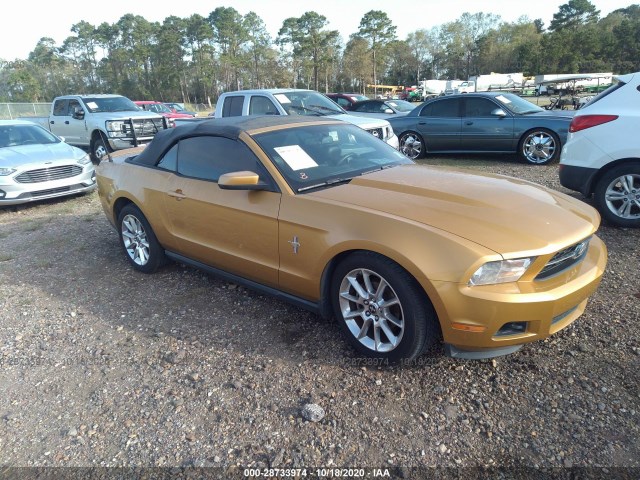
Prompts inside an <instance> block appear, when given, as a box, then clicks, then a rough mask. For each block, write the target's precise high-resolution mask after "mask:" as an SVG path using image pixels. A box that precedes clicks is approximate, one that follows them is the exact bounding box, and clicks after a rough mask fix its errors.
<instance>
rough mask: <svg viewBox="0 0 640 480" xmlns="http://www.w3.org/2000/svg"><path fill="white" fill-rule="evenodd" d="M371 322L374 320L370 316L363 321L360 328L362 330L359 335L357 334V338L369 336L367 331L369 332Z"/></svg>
mask: <svg viewBox="0 0 640 480" xmlns="http://www.w3.org/2000/svg"><path fill="white" fill-rule="evenodd" d="M371 323H372V320H371V319H370V318H367V319H365V321H364V322H363V323H362V327H361V328H360V332H359V333H358V335H356V338H357V339H358V340H360V339H362V338H365V337H366V336H367V332H369V328H370V327H371ZM374 328H375V327H374ZM376 350H377V349H376Z"/></svg>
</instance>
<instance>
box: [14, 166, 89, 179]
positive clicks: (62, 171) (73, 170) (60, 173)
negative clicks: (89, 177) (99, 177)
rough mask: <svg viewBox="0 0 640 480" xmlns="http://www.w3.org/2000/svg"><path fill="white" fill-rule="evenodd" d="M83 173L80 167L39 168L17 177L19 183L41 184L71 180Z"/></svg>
mask: <svg viewBox="0 0 640 480" xmlns="http://www.w3.org/2000/svg"><path fill="white" fill-rule="evenodd" d="M81 173H82V167H79V166H78V165H63V166H60V167H51V168H39V169H37V170H29V171H28V172H24V173H21V174H20V175H18V176H17V177H16V182H19V183H41V182H49V181H51V180H60V179H62V178H71V177H75V176H76V175H80V174H81Z"/></svg>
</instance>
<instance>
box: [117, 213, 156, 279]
mask: <svg viewBox="0 0 640 480" xmlns="http://www.w3.org/2000/svg"><path fill="white" fill-rule="evenodd" d="M118 231H119V234H120V244H121V245H122V248H123V250H124V253H125V255H126V256H127V260H129V263H130V264H131V266H132V267H133V268H135V269H136V270H138V271H139V272H143V273H153V272H155V271H156V270H157V269H158V268H159V267H160V266H162V265H163V264H164V263H165V261H166V257H165V254H164V249H163V248H162V247H161V246H160V243H158V239H157V238H156V236H155V234H154V233H153V229H152V228H151V225H150V224H149V222H148V221H147V219H146V218H145V216H144V215H143V214H142V212H141V211H140V209H139V208H138V207H136V206H135V205H133V204H129V205H126V206H125V207H124V208H123V209H122V210H121V211H120V214H119V215H118Z"/></svg>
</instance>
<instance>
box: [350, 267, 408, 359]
mask: <svg viewBox="0 0 640 480" xmlns="http://www.w3.org/2000/svg"><path fill="white" fill-rule="evenodd" d="M338 294H339V302H338V303H339V305H340V310H341V312H342V316H343V318H344V322H345V324H346V326H347V328H348V329H349V331H350V332H351V334H352V335H353V336H354V337H355V338H356V339H357V340H358V341H359V342H360V343H361V344H362V345H363V346H364V347H366V348H368V349H369V350H372V351H375V352H390V351H392V350H393V349H395V348H396V347H397V346H398V345H399V344H400V341H401V340H402V336H403V334H404V330H405V320H404V312H403V309H402V304H401V303H400V299H399V298H398V295H397V294H396V292H395V291H394V289H393V288H392V287H391V285H390V284H389V282H387V281H386V280H385V279H384V278H383V277H382V276H381V275H379V274H378V273H376V272H374V271H372V270H368V269H364V268H359V269H355V270H352V271H350V272H349V273H348V274H347V275H345V277H344V278H343V279H342V282H341V284H340V290H339V293H338Z"/></svg>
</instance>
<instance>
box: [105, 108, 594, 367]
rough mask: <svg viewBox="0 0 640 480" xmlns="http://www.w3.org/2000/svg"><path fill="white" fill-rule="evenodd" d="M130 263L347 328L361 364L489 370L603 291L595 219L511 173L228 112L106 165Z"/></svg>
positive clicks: (315, 123)
mask: <svg viewBox="0 0 640 480" xmlns="http://www.w3.org/2000/svg"><path fill="white" fill-rule="evenodd" d="M97 180H98V189H99V190H98V191H99V195H100V200H101V202H102V206H103V208H104V211H105V213H106V215H107V217H108V218H109V220H110V222H111V223H112V224H113V225H114V226H115V227H116V229H117V231H118V233H119V235H120V241H121V243H122V248H123V250H124V252H125V254H126V256H127V258H128V259H129V261H130V263H131V265H132V266H133V268H135V269H137V270H139V271H141V272H145V273H151V272H153V271H155V270H156V269H157V268H158V267H160V266H161V265H162V264H163V263H164V262H165V261H166V260H167V258H169V259H173V260H177V261H179V262H182V263H186V264H189V265H193V266H196V267H198V268H201V269H204V270H205V271H208V272H211V273H214V274H217V275H222V276H224V277H225V278H227V279H230V280H232V281H234V282H238V283H241V284H244V285H247V286H249V287H251V288H254V289H257V290H260V291H263V292H267V293H271V294H275V295H276V296H278V297H280V298H282V299H285V300H287V301H290V302H293V303H294V304H296V305H299V306H301V307H304V308H307V309H310V310H312V311H314V312H317V313H318V314H319V315H321V316H323V317H332V316H333V317H335V318H336V319H337V321H338V323H339V324H340V327H341V329H342V331H343V332H344V336H345V338H346V339H347V341H349V342H350V343H351V345H352V346H353V347H354V348H355V349H356V350H357V351H358V352H360V353H361V354H364V355H367V356H370V357H374V358H376V359H379V360H384V361H387V362H389V363H391V362H402V361H407V360H412V359H415V358H416V357H417V356H418V355H420V354H421V353H422V352H424V351H425V349H426V348H427V347H429V346H430V345H432V344H433V343H434V342H437V341H439V340H440V339H441V338H442V339H443V340H444V342H445V350H446V351H447V353H448V354H449V355H452V356H455V357H462V358H488V357H492V356H496V355H503V354H507V353H511V352H513V351H515V350H517V349H518V348H520V347H521V346H522V344H524V343H526V342H531V341H534V340H539V339H543V338H546V337H548V336H549V335H551V334H553V333H555V332H557V331H558V330H561V329H562V328H564V327H566V326H567V325H569V324H570V323H571V322H573V321H574V320H575V319H576V318H578V317H579V316H580V315H581V314H582V312H583V311H584V309H585V306H586V304H587V298H588V297H589V295H591V294H592V293H593V292H594V290H595V289H596V287H597V286H598V284H599V282H600V278H601V276H602V273H603V271H604V268H605V264H606V248H605V245H604V244H603V242H602V241H601V240H600V239H599V238H598V237H597V236H596V235H595V232H596V230H597V228H598V225H599V222H600V218H599V216H598V213H597V212H596V211H595V210H594V209H593V208H591V207H590V206H588V205H586V204H585V203H582V202H580V201H579V200H576V199H574V198H571V197H569V196H567V195H564V194H561V193H559V192H556V191H554V190H550V189H547V188H544V187H541V186H539V185H535V184H532V183H529V182H525V181H522V180H519V179H516V178H509V177H505V176H499V175H472V174H469V173H464V172H461V171H453V170H447V169H442V168H436V167H428V166H422V165H416V164H414V163H413V162H412V161H410V160H408V159H407V158H406V157H405V156H404V155H402V154H401V153H400V152H398V151H396V150H394V149H393V148H391V147H389V146H388V145H387V144H385V143H384V142H382V141H380V140H379V139H377V138H376V137H374V136H373V135H371V134H369V133H367V132H366V131H364V130H362V129H360V128H358V127H355V126H353V125H349V124H346V123H343V122H340V121H337V120H322V119H317V118H308V117H300V116H298V117H290V116H289V117H273V116H263V117H232V118H223V119H214V120H208V121H203V122H200V123H195V124H190V125H184V126H180V127H178V128H173V129H169V130H165V131H162V132H160V133H159V134H158V135H156V137H155V139H154V140H153V142H151V144H149V145H148V146H147V147H146V149H144V150H143V151H142V152H141V153H139V154H138V155H135V156H129V157H126V158H124V157H123V158H116V159H112V161H103V162H102V163H101V164H100V166H99V167H98V178H97Z"/></svg>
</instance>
